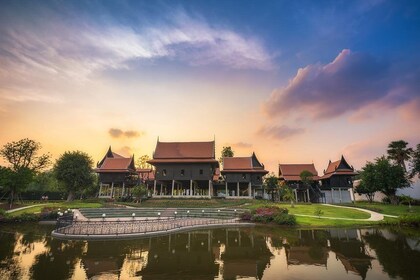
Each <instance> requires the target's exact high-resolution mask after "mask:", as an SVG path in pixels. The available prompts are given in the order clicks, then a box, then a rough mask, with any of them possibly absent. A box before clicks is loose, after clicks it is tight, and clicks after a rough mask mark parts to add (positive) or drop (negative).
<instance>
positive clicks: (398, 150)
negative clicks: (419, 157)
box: [387, 140, 413, 172]
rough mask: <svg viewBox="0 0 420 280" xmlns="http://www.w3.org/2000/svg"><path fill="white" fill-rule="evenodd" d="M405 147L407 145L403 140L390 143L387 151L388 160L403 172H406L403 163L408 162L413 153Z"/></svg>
mask: <svg viewBox="0 0 420 280" xmlns="http://www.w3.org/2000/svg"><path fill="white" fill-rule="evenodd" d="M407 145H408V143H407V142H405V141H404V140H399V141H392V142H391V143H389V145H388V150H387V153H388V158H389V159H391V160H394V161H395V162H396V163H397V164H398V165H399V166H401V167H402V168H403V169H404V171H405V172H407V168H406V166H405V161H406V160H409V159H410V158H411V155H412V153H413V149H412V148H407Z"/></svg>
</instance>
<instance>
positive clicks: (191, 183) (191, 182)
mask: <svg viewBox="0 0 420 280" xmlns="http://www.w3.org/2000/svg"><path fill="white" fill-rule="evenodd" d="M192 185H193V181H192V180H190V196H191V195H193V193H192ZM188 236H189V235H188Z"/></svg>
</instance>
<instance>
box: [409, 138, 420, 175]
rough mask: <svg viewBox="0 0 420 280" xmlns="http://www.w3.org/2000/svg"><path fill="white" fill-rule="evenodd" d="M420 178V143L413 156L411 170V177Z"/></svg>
mask: <svg viewBox="0 0 420 280" xmlns="http://www.w3.org/2000/svg"><path fill="white" fill-rule="evenodd" d="M416 176H417V177H418V178H420V144H417V148H416V149H415V150H414V151H413V154H412V158H411V172H410V177H411V178H414V177H416Z"/></svg>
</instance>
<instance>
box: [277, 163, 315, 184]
mask: <svg viewBox="0 0 420 280" xmlns="http://www.w3.org/2000/svg"><path fill="white" fill-rule="evenodd" d="M305 170H307V171H309V172H311V173H312V174H313V175H314V176H313V179H314V180H318V179H319V176H318V171H316V169H315V165H314V164H313V163H308V164H282V163H281V164H279V177H280V178H282V179H284V180H286V181H300V180H301V178H300V173H302V171H305Z"/></svg>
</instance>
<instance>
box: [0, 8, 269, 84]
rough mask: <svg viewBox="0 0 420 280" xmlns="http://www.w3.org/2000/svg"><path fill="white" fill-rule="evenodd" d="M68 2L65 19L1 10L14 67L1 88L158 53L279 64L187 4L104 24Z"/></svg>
mask: <svg viewBox="0 0 420 280" xmlns="http://www.w3.org/2000/svg"><path fill="white" fill-rule="evenodd" d="M65 6H66V5H65V4H63V7H61V6H57V7H55V8H56V9H58V10H60V9H61V10H63V11H62V13H61V16H58V15H60V13H57V11H55V10H54V9H48V8H47V7H42V5H40V7H34V11H33V12H34V13H36V14H37V15H35V14H34V16H32V17H30V18H28V17H27V16H26V14H25V13H23V12H22V11H19V9H16V10H15V11H11V10H8V11H7V12H3V13H0V62H1V65H2V68H3V69H7V71H4V70H0V82H1V84H2V85H4V84H6V83H5V82H6V81H7V84H8V85H9V86H10V85H11V84H12V85H13V84H19V85H20V86H29V85H31V84H33V83H32V82H31V81H32V80H37V82H38V83H39V79H40V78H41V77H45V76H47V77H48V78H49V81H51V80H55V79H57V78H59V77H64V78H66V79H71V80H75V81H84V80H86V79H88V78H89V75H90V74H92V73H93V72H95V71H100V70H104V69H121V68H129V67H130V65H131V63H133V62H134V63H142V61H144V60H151V61H153V60H155V59H159V58H168V59H171V60H177V61H181V62H183V63H186V64H189V65H202V64H217V65H224V66H226V67H230V68H234V69H262V70H267V69H271V68H273V65H272V62H271V59H272V57H271V56H270V55H269V53H268V52H267V50H266V49H265V48H264V46H263V44H262V43H261V42H260V41H259V40H258V39H256V38H254V37H251V36H244V35H241V34H239V33H237V32H235V31H233V30H231V29H229V28H228V27H225V26H223V27H221V26H217V25H211V24H209V23H208V22H207V21H206V20H205V19H203V18H201V17H199V16H195V15H192V14H189V13H187V12H185V11H184V10H182V9H178V10H176V11H162V15H161V16H159V17H158V18H153V19H147V18H144V19H142V18H141V17H140V16H139V19H137V21H136V23H135V24H133V23H131V24H129V23H125V24H122V23H121V21H117V20H115V19H113V18H112V15H108V16H109V18H108V20H107V22H106V23H103V22H100V21H99V20H95V18H93V17H88V16H85V15H83V14H82V13H76V12H75V11H72V12H69V11H66V7H65ZM67 8H68V7H67ZM20 13H23V14H20ZM72 13H73V17H71V16H69V14H72ZM45 18H48V20H45ZM28 78H30V79H28Z"/></svg>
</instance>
